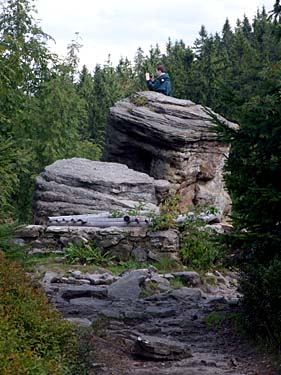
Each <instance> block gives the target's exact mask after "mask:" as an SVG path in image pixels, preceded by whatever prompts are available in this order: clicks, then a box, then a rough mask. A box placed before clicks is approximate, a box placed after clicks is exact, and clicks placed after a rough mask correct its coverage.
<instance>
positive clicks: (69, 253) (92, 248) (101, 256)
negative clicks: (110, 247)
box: [64, 241, 114, 265]
mask: <svg viewBox="0 0 281 375" xmlns="http://www.w3.org/2000/svg"><path fill="white" fill-rule="evenodd" d="M64 253H65V257H66V260H67V262H68V263H71V264H73V263H80V264H96V265H106V264H107V263H108V262H110V261H112V260H113V259H114V257H113V256H109V253H108V252H105V253H104V252H102V250H101V249H100V248H99V247H98V246H97V244H96V242H95V241H92V242H91V243H90V244H85V243H81V244H73V243H70V244H69V245H68V246H67V247H65V248H64Z"/></svg>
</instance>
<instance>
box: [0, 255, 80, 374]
mask: <svg viewBox="0 0 281 375" xmlns="http://www.w3.org/2000/svg"><path fill="white" fill-rule="evenodd" d="M0 285H1V288H0V372H1V374H3V375H10V374H31V375H33V374H34V375H37V374H42V375H43V374H44V375H66V374H69V373H70V368H71V366H72V363H73V361H74V360H75V358H76V349H77V347H76V335H75V331H74V328H73V326H72V325H71V324H70V323H68V322H66V321H64V320H62V319H61V316H60V314H59V313H58V312H56V311H55V310H54V309H53V308H52V307H51V306H50V305H49V304H48V301H47V298H46V296H45V294H44V293H43V292H42V290H41V289H39V288H38V287H37V288H35V287H34V286H33V285H32V282H31V280H30V279H28V277H27V276H26V275H25V273H24V271H23V270H22V269H21V268H20V267H19V266H18V265H17V264H16V263H14V262H10V261H9V260H7V259H6V258H5V256H4V254H3V253H2V252H0Z"/></svg>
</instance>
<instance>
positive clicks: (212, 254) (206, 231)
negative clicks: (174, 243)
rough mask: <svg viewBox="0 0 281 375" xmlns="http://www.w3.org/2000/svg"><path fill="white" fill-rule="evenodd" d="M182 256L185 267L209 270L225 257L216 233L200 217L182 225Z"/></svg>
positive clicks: (188, 220)
mask: <svg viewBox="0 0 281 375" xmlns="http://www.w3.org/2000/svg"><path fill="white" fill-rule="evenodd" d="M180 231H181V232H180V256H181V259H182V261H183V263H184V264H185V265H188V266H191V267H194V268H198V269H208V268H210V267H211V266H213V265H214V264H215V263H216V261H218V260H219V259H221V258H222V257H223V246H222V244H221V243H220V242H219V241H218V240H217V235H216V233H215V232H214V231H213V230H212V229H210V228H206V227H205V223H204V221H203V220H202V219H200V218H198V216H194V217H189V218H188V219H187V220H186V221H185V222H184V223H182V224H181V225H180Z"/></svg>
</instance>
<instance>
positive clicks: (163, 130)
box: [104, 91, 237, 215]
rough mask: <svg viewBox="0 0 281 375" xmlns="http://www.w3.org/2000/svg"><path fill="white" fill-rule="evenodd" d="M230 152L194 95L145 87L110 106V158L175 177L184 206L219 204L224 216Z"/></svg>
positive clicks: (227, 206) (155, 174)
mask: <svg viewBox="0 0 281 375" xmlns="http://www.w3.org/2000/svg"><path fill="white" fill-rule="evenodd" d="M218 117H219V118H220V119H221V120H223V121H224V122H225V123H226V124H227V125H228V126H230V127H237V125H236V124H233V123H231V122H229V121H227V120H225V119H223V118H222V117H221V116H219V115H218ZM227 153H228V146H227V145H225V144H223V143H222V142H220V141H219V140H218V138H217V135H216V133H215V131H214V129H213V124H212V119H211V117H210V116H209V115H208V114H207V113H206V112H205V110H204V108H203V107H202V106H200V105H196V104H194V103H193V102H191V101H189V100H180V99H176V98H172V97H167V96H164V95H162V94H159V93H155V92H147V91H145V92H141V93H137V94H135V95H134V96H133V97H132V98H128V99H125V100H122V101H119V102H118V103H116V105H115V106H114V107H113V108H111V110H110V116H109V122H108V127H107V132H106V147H105V152H104V160H105V161H115V162H118V163H124V164H126V165H127V166H128V167H129V168H132V169H134V170H137V171H141V172H145V173H147V174H149V175H150V176H152V177H154V178H157V179H166V180H168V181H170V182H171V183H172V185H173V190H174V191H178V192H179V193H180V195H181V199H182V202H181V204H182V206H183V208H184V209H185V208H187V207H188V206H190V205H192V204H195V205H197V204H202V205H214V206H216V207H217V208H219V209H220V211H221V213H222V214H223V215H226V214H227V213H228V212H229V209H230V199H229V196H228V194H227V192H226V191H225V189H224V185H223V176H222V169H223V165H224V160H225V157H226V155H227Z"/></svg>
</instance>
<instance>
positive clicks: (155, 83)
mask: <svg viewBox="0 0 281 375" xmlns="http://www.w3.org/2000/svg"><path fill="white" fill-rule="evenodd" d="M156 74H157V78H156V79H155V80H154V77H153V75H152V76H151V75H150V74H149V73H145V79H146V84H147V87H148V89H149V90H151V91H156V92H160V93H162V94H164V95H168V96H171V81H170V76H169V74H168V73H166V68H165V67H164V65H157V66H156Z"/></svg>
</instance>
